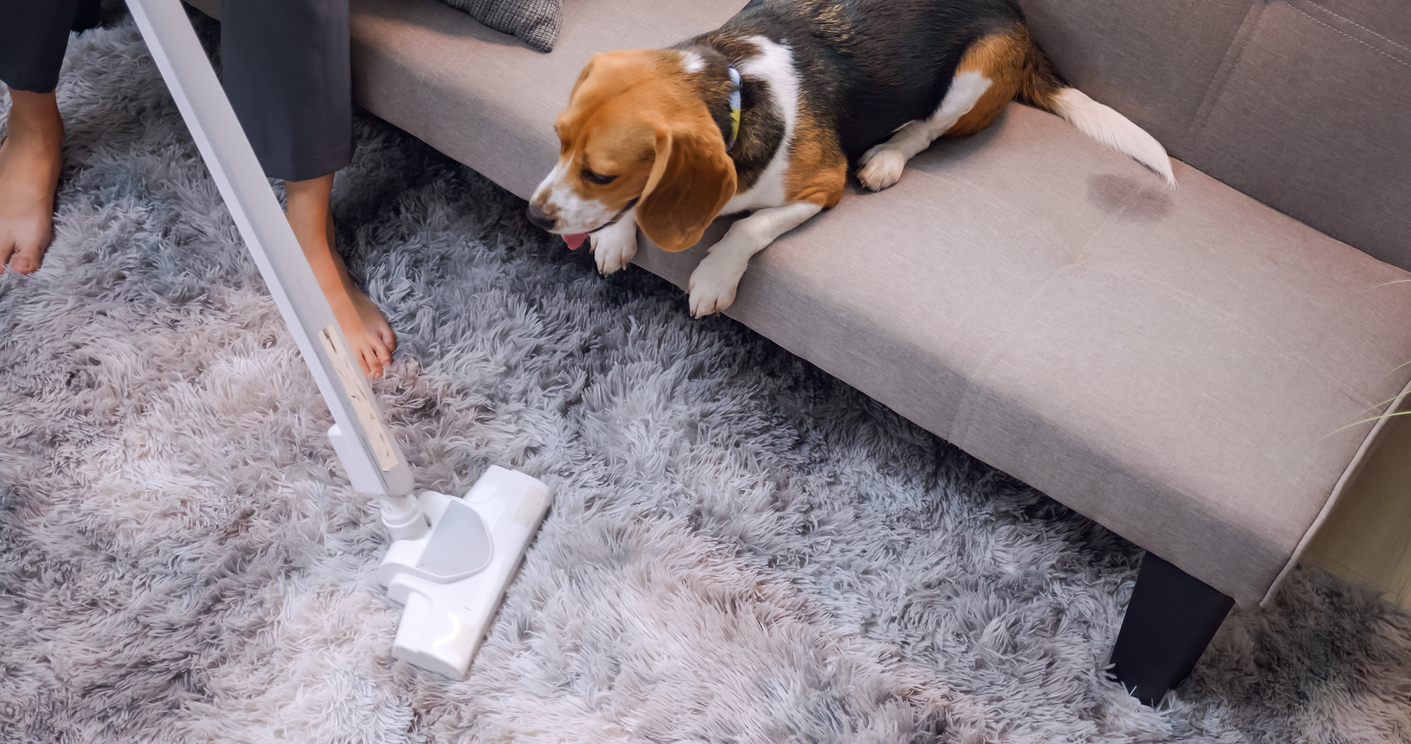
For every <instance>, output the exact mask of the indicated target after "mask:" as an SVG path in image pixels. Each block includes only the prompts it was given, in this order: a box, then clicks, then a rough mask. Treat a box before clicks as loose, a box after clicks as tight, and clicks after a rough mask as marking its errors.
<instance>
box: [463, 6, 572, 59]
mask: <svg viewBox="0 0 1411 744" xmlns="http://www.w3.org/2000/svg"><path fill="white" fill-rule="evenodd" d="M444 1H445V3H446V4H447V5H450V6H451V7H453V8H460V9H461V10H464V11H465V12H467V13H469V14H470V15H471V16H473V17H474V18H475V19H476V20H477V21H480V22H481V23H483V24H485V25H486V26H489V27H490V28H493V29H495V30H496V31H503V32H505V33H507V34H513V35H515V36H517V37H519V39H520V40H521V41H523V42H524V43H525V44H528V45H529V46H531V47H533V48H534V49H537V50H539V51H541V52H552V51H553V50H554V41H556V40H557V39H558V37H559V26H560V25H562V23H563V0H444Z"/></svg>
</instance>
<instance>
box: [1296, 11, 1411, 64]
mask: <svg viewBox="0 0 1411 744" xmlns="http://www.w3.org/2000/svg"><path fill="white" fill-rule="evenodd" d="M1303 1H1304V2H1306V3H1308V4H1309V5H1311V6H1313V7H1315V8H1317V9H1318V10H1321V11H1323V12H1324V13H1327V14H1328V15H1330V16H1332V17H1334V18H1337V19H1338V20H1341V21H1346V22H1348V23H1351V24H1352V25H1354V26H1356V27H1358V28H1360V29H1362V30H1363V31H1366V32H1367V33H1369V34H1371V35H1373V36H1375V37H1377V38H1378V39H1381V40H1382V41H1385V42H1386V43H1388V44H1390V45H1392V46H1394V47H1396V48H1397V49H1401V50H1403V51H1407V52H1411V47H1407V46H1404V45H1402V44H1398V43H1396V42H1395V41H1393V40H1392V39H1390V38H1388V37H1386V36H1382V35H1381V34H1379V33H1377V32H1376V31H1373V30H1372V29H1370V28H1367V27H1366V26H1363V25H1362V24H1360V23H1358V22H1357V21H1354V20H1352V19H1351V18H1348V17H1347V16H1342V15H1338V14H1337V13H1334V12H1333V11H1332V10H1329V9H1328V8H1326V7H1324V6H1322V5H1319V4H1318V3H1315V2H1313V0H1303ZM1290 7H1292V6H1290ZM1294 10H1298V9H1297V8H1294ZM1300 12H1302V11H1300ZM1304 15H1308V14H1307V13H1304ZM1309 17H1310V18H1311V17H1312V16H1309ZM1314 20H1317V19H1314ZM1333 30H1334V31H1336V30H1337V29H1333ZM1339 33H1341V32H1339Z"/></svg>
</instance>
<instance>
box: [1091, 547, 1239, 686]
mask: <svg viewBox="0 0 1411 744" xmlns="http://www.w3.org/2000/svg"><path fill="white" fill-rule="evenodd" d="M1234 603H1235V601H1234V600H1233V599H1230V598H1229V597H1227V596H1225V595H1223V594H1221V593H1220V592H1217V591H1215V590H1214V589H1211V588H1210V587H1209V586H1208V585H1206V584H1205V583H1203V582H1201V581H1200V580H1199V579H1196V578H1195V577H1193V576H1191V575H1190V574H1188V573H1186V572H1185V571H1182V570H1181V569H1179V568H1176V567H1175V566H1173V565H1171V564H1170V563H1167V562H1166V561H1164V560H1162V559H1161V558H1158V557H1157V556H1156V555H1154V554H1152V553H1147V554H1146V557H1145V558H1143V559H1142V568H1141V573H1139V574H1137V586H1136V588H1135V589H1134V590H1133V591H1132V601H1131V602H1130V603H1129V604H1128V605H1127V615H1126V617H1124V618H1123V619H1122V630H1121V631H1119V632H1118V633H1117V646H1116V647H1115V648H1114V649H1113V650H1112V665H1113V668H1112V675H1113V676H1114V677H1115V678H1116V679H1117V681H1118V682H1121V683H1122V685H1123V686H1124V687H1126V688H1127V689H1128V690H1130V691H1131V692H1132V694H1133V695H1135V696H1136V697H1137V699H1138V700H1140V701H1142V702H1143V703H1145V704H1147V705H1156V704H1157V703H1159V702H1161V698H1162V697H1164V696H1165V695H1166V691H1167V690H1170V689H1171V688H1173V687H1175V686H1176V685H1178V684H1180V683H1181V680H1184V679H1185V678H1186V675H1188V674H1190V672H1191V669H1193V668H1195V663H1196V661H1198V660H1199V659H1200V655H1201V654H1202V653H1204V652H1205V647H1206V645H1208V644H1209V643H1210V639H1211V638H1214V637H1215V631H1217V630H1219V629H1220V623H1222V622H1224V620H1225V615H1227V614H1229V612H1230V608H1231V607H1232V606H1234Z"/></svg>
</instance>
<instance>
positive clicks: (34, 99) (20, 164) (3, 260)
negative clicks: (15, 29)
mask: <svg viewBox="0 0 1411 744" xmlns="http://www.w3.org/2000/svg"><path fill="white" fill-rule="evenodd" d="M10 100H11V103H12V106H11V108H10V121H9V124H10V136H9V137H8V138H6V139H5V142H4V144H0V273H3V272H4V271H5V267H6V265H8V266H9V268H10V269H12V270H14V271H17V272H19V273H21V274H29V273H31V272H33V271H34V270H35V269H38V268H39V264H40V262H42V261H43V260H44V249H46V248H48V247H49V241H50V240H52V239H53V237H54V190H55V189H56V188H57V187H58V184H59V171H60V170H61V169H62V167H63V157H62V147H63V139H64V123H63V120H62V119H60V118H59V108H58V106H57V104H56V103H55V100H54V94H53V93H47V94H40V93H27V92H25V91H15V90H12V91H10Z"/></svg>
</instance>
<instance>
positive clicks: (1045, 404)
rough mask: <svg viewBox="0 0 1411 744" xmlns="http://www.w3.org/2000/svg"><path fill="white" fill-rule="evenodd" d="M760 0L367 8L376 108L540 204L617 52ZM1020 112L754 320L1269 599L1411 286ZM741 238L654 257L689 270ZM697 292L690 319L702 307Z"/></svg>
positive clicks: (1371, 409) (857, 199)
mask: <svg viewBox="0 0 1411 744" xmlns="http://www.w3.org/2000/svg"><path fill="white" fill-rule="evenodd" d="M742 5H743V2H742V0H698V1H697V2H693V3H682V4H672V6H671V8H670V11H669V12H663V9H662V8H661V6H660V4H658V3H654V2H650V1H649V0H611V2H609V1H608V0H573V2H569V3H565V20H564V31H563V36H562V38H561V39H560V41H559V43H558V46H557V47H556V49H555V51H554V52H553V53H552V54H549V55H543V54H539V53H537V52H533V51H531V50H529V49H528V48H526V47H524V46H523V45H522V44H520V43H519V42H517V41H515V40H513V39H510V38H508V37H505V36H503V35H501V34H497V33H495V32H493V31H489V30H488V29H486V28H484V27H482V26H480V25H479V24H477V23H476V22H475V21H473V20H472V19H470V18H469V17H468V16H466V15H464V14H462V13H459V12H458V11H454V10H452V9H450V8H448V7H445V6H444V5H442V4H441V3H439V2H437V0H354V1H353V21H352V24H353V54H354V77H355V80H354V86H355V95H356V97H357V99H358V101H359V102H360V103H361V104H362V105H363V106H365V107H367V108H368V109H369V110H370V111H372V112H373V113H375V114H377V115H378V116H380V117H382V118H384V119H386V120H387V121H389V122H391V123H392V124H395V125H397V126H398V127H401V128H403V129H405V130H406V131H408V132H410V133H412V134H414V135H415V136H417V137H419V138H421V139H423V140H424V141H426V142H428V143H429V144H431V145H432V146H433V147H436V148H437V149H439V150H441V151H442V152H444V153H446V154H448V155H450V156H451V157H453V158H455V159H457V160H459V161H461V162H462V163H465V164H466V165H468V166H470V167H472V168H474V169H475V170H477V171H479V172H481V173H482V174H484V175H486V176H487V177H489V178H491V179H492V180H494V181H496V182H497V183H499V184H500V185H502V186H503V187H505V188H506V189H508V190H510V191H512V192H514V193H515V194H517V195H519V196H521V197H527V196H528V195H529V193H530V192H531V191H532V189H533V188H534V186H535V184H537V182H538V181H539V179H540V178H541V177H542V175H543V174H544V173H546V172H547V171H548V170H549V169H550V168H551V167H552V165H553V163H554V161H555V159H556V157H557V152H558V145H557V140H556V139H555V138H554V136H553V132H552V128H551V127H552V122H553V118H554V116H555V115H556V114H557V112H558V111H559V110H560V109H561V108H562V107H563V105H564V104H565V103H566V101H567V99H568V93H569V90H570V89H571V87H572V85H573V82H574V80H575V79H576V77H577V73H578V71H579V69H580V68H581V66H582V65H583V63H584V62H585V61H586V60H587V58H588V57H589V56H591V54H592V53H593V52H596V51H603V50H609V49H615V48H627V47H660V46H666V45H669V44H671V43H674V42H676V41H679V40H681V39H683V38H686V37H689V36H691V35H693V34H696V33H699V32H701V31H705V30H708V29H711V28H714V27H715V26H717V25H719V24H720V23H721V22H723V21H724V20H725V19H726V18H728V17H729V16H730V15H732V14H733V13H734V12H736V11H737V10H738V8H739V7H740V6H742ZM1176 177H1177V179H1178V181H1179V182H1180V187H1179V188H1178V189H1176V190H1169V189H1167V188H1165V187H1164V186H1163V185H1162V183H1161V181H1160V180H1159V179H1158V178H1157V177H1156V176H1155V175H1153V174H1151V173H1150V172H1148V171H1146V170H1145V169H1143V168H1142V167H1141V166H1139V165H1137V164H1136V163H1134V162H1132V161H1131V160H1129V159H1127V158H1126V157H1124V156H1122V155H1119V154H1117V153H1114V152H1112V151H1110V150H1107V149H1105V148H1103V147H1101V146H1099V145H1097V144H1096V143H1094V142H1092V141H1091V140H1089V139H1087V138H1086V137H1084V136H1082V135H1081V134H1079V133H1078V132H1077V131H1076V130H1074V129H1073V128H1071V127H1070V126H1068V125H1067V124H1066V123H1064V122H1063V121H1061V120H1060V119H1058V118H1057V117H1055V116H1052V115H1050V114H1046V113H1043V112H1040V111H1037V110H1035V109H1032V108H1028V107H1024V106H1020V105H1011V106H1010V108H1009V110H1008V111H1007V112H1006V113H1005V115H1004V116H1003V117H1001V119H1000V120H999V122H998V123H997V124H996V125H995V126H994V127H992V128H991V129H990V130H988V131H986V132H984V133H982V134H980V135H977V136H974V137H970V138H966V139H960V140H950V141H942V142H939V143H937V144H936V145H935V146H934V147H933V148H932V149H931V150H929V151H928V152H926V153H923V154H922V155H921V156H920V157H918V158H917V159H916V160H915V161H913V163H912V164H911V165H910V166H909V167H908V169H907V171H906V173H905V174H904V176H903V178H902V180H901V182H900V183H899V184H898V185H897V186H895V187H893V188H892V189H889V190H888V191H886V192H883V193H880V194H871V193H865V192H860V191H859V190H858V189H856V188H853V189H852V193H850V194H849V195H848V197H847V198H845V199H844V200H843V202H842V203H841V204H840V205H839V206H838V207H836V208H835V209H833V210H831V211H829V212H826V213H824V214H823V215H821V216H819V217H817V218H815V219H814V220H812V221H810V222H809V223H807V224H805V225H804V226H803V227H801V228H799V229H798V230H795V231H794V232H792V233H790V234H788V235H786V236H784V237H783V238H781V239H780V240H779V241H777V242H776V243H775V244H774V245H772V246H771V247H770V248H768V249H766V250H765V251H764V252H763V253H761V254H760V255H759V256H757V257H756V258H755V259H754V261H753V262H752V265H751V268H750V270H749V272H747V273H746V275H745V278H744V281H743V282H742V284H741V286H740V291H739V295H738V298H737V300H736V303H735V305H734V306H733V307H731V308H730V310H729V312H728V315H730V316H731V317H734V318H736V319H737V320H739V321H741V322H743V323H744V324H745V325H747V326H749V327H751V328H753V329H754V330H756V331H758V332H759V333H761V334H763V335H764V336H766V337H768V338H770V339H772V340H774V341H775V342H777V343H779V344H780V345H782V346H783V347H785V348H787V349H789V350H790V351H792V352H794V353H796V354H798V355H799V356H801V357H803V358H805V359H808V360H809V361H811V362H813V363H814V364H816V365H818V366H819V367H821V368H822V369H824V370H826V371H828V372H830V373H832V374H834V375H836V376H838V377H839V378H841V379H842V380H844V381H846V382H848V383H850V384H852V385H854V386H855V387H857V388H859V389H860V390H862V391H864V392H865V393H867V394H868V395H871V396H873V397H874V398H876V399H877V400H879V401H881V402H883V403H885V404H886V405H888V406H890V407H891V408H893V409H894V410H896V411H898V412H899V413H901V414H902V415H904V416H905V417H907V418H908V419H910V420H912V421H915V422H917V423H918V424H920V425H921V426H923V427H925V428H926V429H928V430H930V431H932V432H934V433H936V434H938V435H940V436H941V437H944V438H946V439H948V440H949V441H951V442H953V443H955V444H956V445H957V446H959V447H961V448H963V449H965V450H966V451H967V452H970V453H971V454H973V455H974V456H976V457H978V458H979V459H981V460H983V461H985V462H987V463H989V464H991V465H993V466H995V467H997V468H1000V469H1002V470H1004V471H1006V472H1009V473H1011V474H1013V475H1014V476H1016V477H1018V478H1020V479H1022V480H1024V481H1026V482H1028V483H1030V484H1031V485H1033V486H1035V487H1037V488H1039V489H1041V490H1043V491H1044V492H1045V493H1047V494H1049V495H1050V496H1052V497H1053V498H1055V499H1057V500H1058V501H1061V502H1063V503H1064V504H1067V505H1069V506H1070V507H1072V508H1074V509H1076V510H1078V511H1079V512H1081V513H1083V514H1085V515H1087V516H1089V517H1091V518H1093V519H1094V520H1096V521H1097V522H1099V523H1101V524H1103V525H1105V526H1106V527H1108V528H1110V529H1112V530H1114V531H1115V532H1117V533H1118V534H1121V535H1123V536H1124V537H1126V538H1128V539H1130V540H1132V541H1133V542H1135V543H1137V544H1139V545H1141V546H1142V547H1145V548H1147V549H1149V550H1151V551H1152V552H1154V553H1156V554H1157V555H1159V556H1161V557H1163V558H1165V559H1166V560H1168V561H1170V562H1171V563H1173V564H1175V565H1176V566H1178V567H1180V568H1181V569H1183V570H1184V571H1186V572H1187V573H1189V574H1191V575H1193V576H1195V577H1196V578H1198V579H1200V580H1201V581H1203V582H1205V583H1207V584H1209V585H1210V586H1212V587H1214V588H1215V589H1217V590H1219V591H1220V592H1222V593H1224V594H1227V595H1229V596H1230V597H1233V598H1234V599H1235V600H1236V601H1238V602H1239V603H1240V604H1242V605H1246V606H1248V605H1254V604H1259V603H1261V602H1264V601H1267V600H1268V599H1269V598H1270V597H1271V596H1272V593H1273V591H1274V590H1275V589H1276V587H1277V584H1278V582H1279V579H1280V578H1281V577H1282V575H1284V574H1285V573H1286V572H1287V570H1288V569H1289V568H1290V567H1291V566H1292V565H1293V562H1294V561H1295V560H1296V559H1297V555H1298V552H1299V551H1301V549H1302V547H1303V546H1304V545H1305V544H1306V543H1307V541H1308V539H1309V538H1310V537H1311V534H1312V531H1313V530H1314V529H1316V526H1317V525H1318V523H1319V522H1320V521H1321V519H1322V517H1323V515H1325V514H1326V512H1327V510H1328V509H1329V508H1330V507H1331V504H1332V502H1333V501H1334V500H1335V495H1336V493H1337V492H1338V490H1339V489H1340V487H1341V484H1342V483H1343V481H1344V480H1345V476H1346V474H1347V473H1348V472H1349V469H1350V467H1351V466H1352V464H1353V463H1355V461H1356V459H1357V457H1358V456H1359V452H1360V451H1361V450H1362V448H1363V447H1364V444H1365V443H1366V441H1367V439H1368V436H1369V433H1370V432H1371V430H1372V427H1373V425H1372V424H1370V423H1364V424H1360V425H1357V426H1352V427H1350V428H1344V427H1347V426H1348V425H1349V424H1353V423H1354V422H1358V421H1361V420H1363V419H1366V418H1368V417H1370V416H1372V415H1375V414H1376V413H1378V412H1380V411H1381V410H1382V409H1384V408H1385V407H1386V400H1387V399H1389V398H1392V397H1393V396H1396V395H1397V394H1398V393H1399V392H1401V391H1402V390H1404V389H1405V388H1406V387H1407V383H1408V380H1411V367H1407V368H1402V369H1399V370H1398V369H1397V368H1398V365H1400V364H1401V363H1403V362H1405V361H1407V360H1411V284H1388V283H1389V282H1396V281H1399V280H1404V279H1411V274H1407V273H1406V272H1405V271H1402V270H1401V269H1398V268H1395V267H1393V266H1391V265H1388V264H1385V263H1382V262H1380V261H1377V260H1376V259H1373V258H1371V257H1370V256H1368V255H1366V254H1364V253H1362V252H1360V251H1358V250H1356V249H1354V248H1352V247H1350V246H1348V245H1346V244H1344V243H1341V242H1338V241H1336V240H1333V239H1332V238H1329V237H1327V236H1325V235H1323V234H1322V233H1319V232H1317V231H1316V230H1314V229H1312V228H1310V227H1308V226H1306V225H1304V224H1302V223H1300V222H1298V221H1296V220H1294V219H1292V218H1290V217H1287V216H1285V215H1283V214H1280V213H1278V212H1276V211H1274V210H1273V209H1270V208H1268V207H1266V206H1263V205H1262V204H1260V203H1259V202H1257V201H1255V200H1253V199H1251V198H1249V197H1247V196H1244V195H1242V194H1240V193H1239V192H1237V191H1235V190H1234V189H1232V188H1230V187H1228V186H1225V185H1224V184H1222V183H1220V182H1218V181H1216V180H1214V179H1212V178H1210V177H1207V176H1206V175H1204V174H1202V173H1201V172H1199V171H1197V170H1195V169H1192V168H1190V167H1187V166H1185V165H1183V164H1181V163H1177V164H1176ZM723 230H724V225H723V224H717V225H716V226H714V227H713V228H712V232H711V233H709V234H708V235H707V240H706V241H703V244H702V245H700V246H696V247H695V248H693V249H691V250H690V251H687V252H684V253H680V254H667V253H664V252H662V251H660V250H657V249H655V248H653V247H651V246H647V245H644V246H643V248H642V250H641V251H639V253H638V256H637V258H636V263H638V264H639V265H641V266H643V267H645V268H646V269H648V270H650V271H652V272H654V273H656V274H659V275H661V276H663V277H665V278H667V279H668V280H670V281H672V282H674V283H676V284H677V285H678V286H684V285H685V283H686V280H687V278H688V277H689V275H690V272H691V270H692V269H693V268H694V266H695V264H696V263H697V262H698V261H699V260H700V258H701V257H702V256H703V255H704V246H705V245H706V244H708V243H709V242H710V240H711V239H712V238H714V237H718V235H719V234H721V233H722V232H723ZM682 312H686V305H685V302H684V300H683V302H682Z"/></svg>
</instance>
